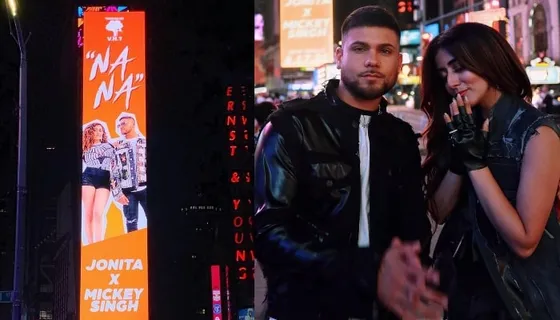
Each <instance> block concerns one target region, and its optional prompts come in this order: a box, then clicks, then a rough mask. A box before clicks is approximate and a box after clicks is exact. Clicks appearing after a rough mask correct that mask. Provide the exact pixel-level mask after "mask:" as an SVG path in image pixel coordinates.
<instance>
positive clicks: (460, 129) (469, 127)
mask: <svg viewBox="0 0 560 320" xmlns="http://www.w3.org/2000/svg"><path fill="white" fill-rule="evenodd" d="M450 109H451V113H452V115H453V120H452V119H451V118H450V117H449V114H447V113H446V114H444V115H443V117H444V119H445V123H446V125H447V129H448V132H449V140H450V142H451V145H452V152H453V153H454V154H455V157H452V161H453V162H455V163H452V164H451V167H458V165H462V166H463V168H465V170H466V171H467V172H469V171H473V170H479V169H482V168H485V167H486V166H487V165H486V154H487V134H488V126H489V121H488V119H486V121H484V124H483V125H482V130H480V129H478V128H476V125H475V123H474V119H473V116H472V108H471V105H470V103H469V102H468V99H467V97H466V96H465V97H464V98H462V97H461V96H460V95H457V97H456V98H455V99H453V102H451V105H450ZM457 162H460V163H457Z"/></svg>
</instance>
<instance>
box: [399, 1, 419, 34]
mask: <svg viewBox="0 0 560 320" xmlns="http://www.w3.org/2000/svg"><path fill="white" fill-rule="evenodd" d="M414 10H415V4H414V1H413V0H397V19H398V21H399V24H400V25H401V28H408V27H409V26H410V25H412V24H413V23H414Z"/></svg>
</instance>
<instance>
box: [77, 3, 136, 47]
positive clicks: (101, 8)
mask: <svg viewBox="0 0 560 320" xmlns="http://www.w3.org/2000/svg"><path fill="white" fill-rule="evenodd" d="M122 11H128V7H126V6H80V7H78V48H81V47H83V46H84V12H122Z"/></svg>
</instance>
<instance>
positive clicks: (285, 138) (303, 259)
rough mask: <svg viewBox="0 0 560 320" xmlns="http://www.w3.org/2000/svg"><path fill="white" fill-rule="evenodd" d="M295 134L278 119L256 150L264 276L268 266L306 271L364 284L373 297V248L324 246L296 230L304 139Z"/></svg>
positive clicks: (257, 225)
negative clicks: (296, 196) (295, 204)
mask: <svg viewBox="0 0 560 320" xmlns="http://www.w3.org/2000/svg"><path fill="white" fill-rule="evenodd" d="M287 122H290V121H287ZM280 128H281V129H280ZM296 132H297V131H296V129H295V127H294V125H293V124H288V125H285V123H282V125H279V126H277V123H275V122H273V123H269V124H267V125H266V126H265V127H264V128H263V130H262V131H261V137H260V139H259V142H258V145H257V150H256V152H255V180H254V199H255V216H254V219H253V225H254V232H255V239H254V242H255V254H256V258H257V260H259V262H261V264H262V265H263V271H264V272H265V275H266V270H267V269H274V270H275V272H274V274H278V273H281V274H289V273H300V274H301V273H305V274H307V275H313V276H316V277H317V278H318V279H320V280H321V281H329V282H330V281H336V279H337V278H338V279H340V280H338V281H337V282H340V281H341V280H342V279H344V282H345V283H344V285H343V286H344V287H347V288H348V287H353V288H360V289H363V290H365V291H366V292H368V293H369V294H372V295H373V294H374V292H375V290H376V281H375V280H376V278H377V270H378V265H379V263H378V260H379V259H377V258H376V257H375V256H374V254H372V253H370V251H369V250H368V251H367V252H366V251H363V252H360V250H364V249H358V248H356V249H355V250H354V249H352V250H348V251H347V252H340V251H334V250H325V249H320V248H317V242H316V241H313V240H309V239H310V238H307V239H304V237H301V235H300V234H299V233H295V232H293V230H291V228H292V227H293V221H294V219H297V218H296V217H297V214H298V212H297V210H298V208H296V207H295V206H294V198H295V195H296V193H297V190H298V170H299V168H298V164H299V161H300V159H299V155H300V153H299V152H298V151H299V148H300V146H301V139H299V137H298V134H297V133H296ZM342 275H343V276H342ZM349 277H355V278H352V279H349Z"/></svg>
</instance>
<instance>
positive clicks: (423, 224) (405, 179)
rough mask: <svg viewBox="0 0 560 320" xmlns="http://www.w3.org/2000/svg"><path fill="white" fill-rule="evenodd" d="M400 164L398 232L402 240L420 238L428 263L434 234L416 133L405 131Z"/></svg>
mask: <svg viewBox="0 0 560 320" xmlns="http://www.w3.org/2000/svg"><path fill="white" fill-rule="evenodd" d="M402 152H403V160H404V162H403V164H402V167H401V170H402V172H401V177H402V178H401V187H400V190H399V195H398V197H397V201H396V202H397V203H396V204H395V206H396V207H397V208H398V210H399V220H400V221H399V225H398V228H397V236H398V237H399V238H400V239H401V240H403V241H416V240H418V241H420V244H421V245H422V249H423V250H422V260H423V262H424V263H429V251H430V243H431V237H432V231H431V224H430V220H429V218H428V214H427V203H426V201H425V197H424V191H423V185H424V183H423V179H424V176H423V173H422V167H421V157H420V150H419V148H418V139H417V137H416V135H415V134H414V133H413V131H412V128H411V129H410V134H407V135H406V141H405V148H403V150H402Z"/></svg>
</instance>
